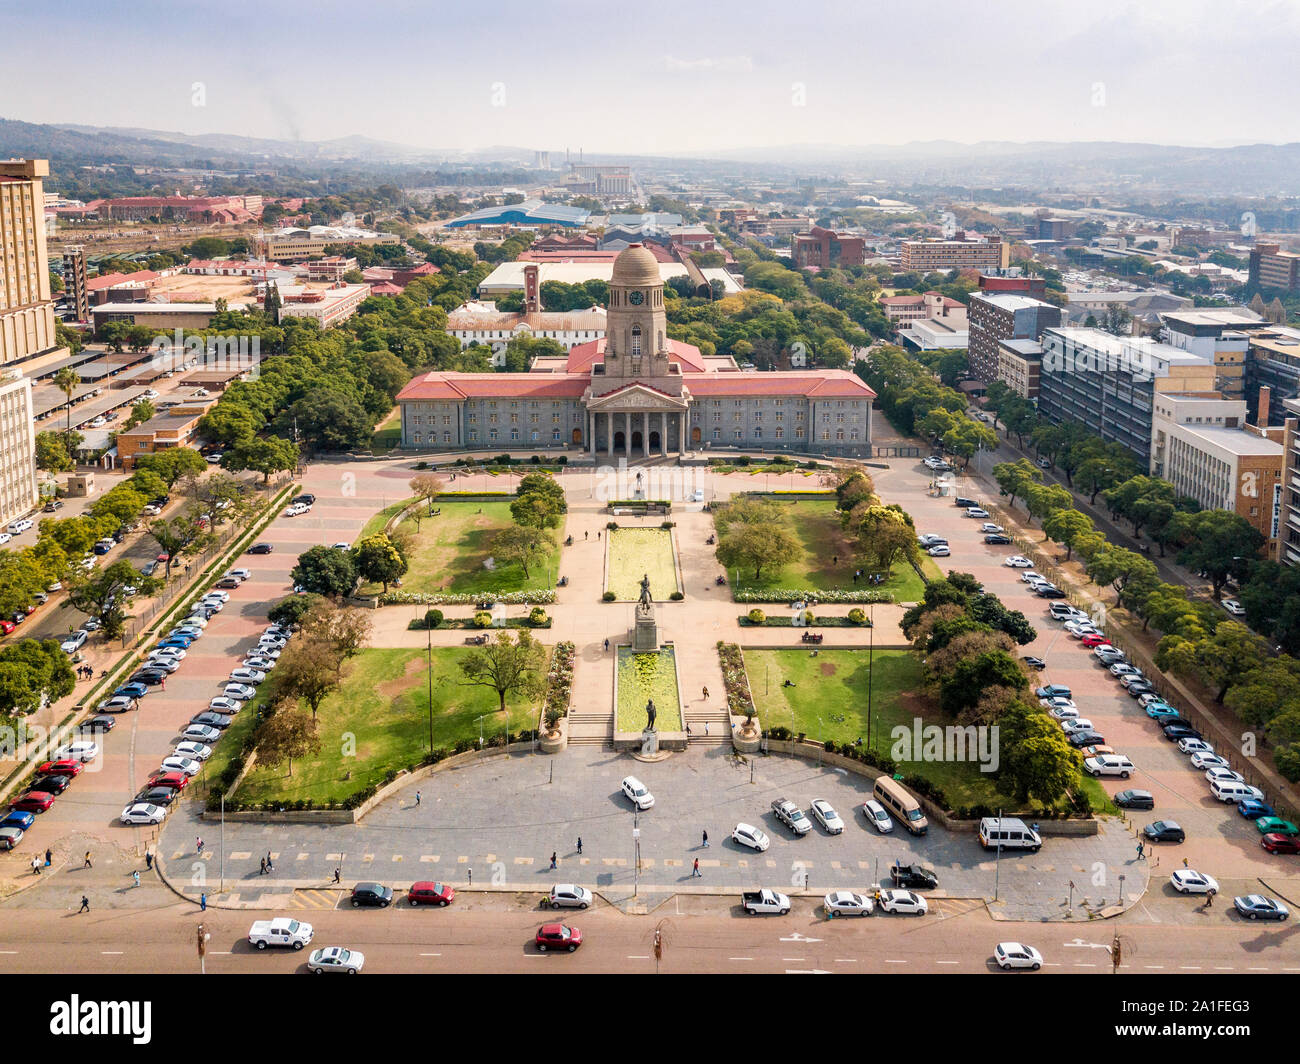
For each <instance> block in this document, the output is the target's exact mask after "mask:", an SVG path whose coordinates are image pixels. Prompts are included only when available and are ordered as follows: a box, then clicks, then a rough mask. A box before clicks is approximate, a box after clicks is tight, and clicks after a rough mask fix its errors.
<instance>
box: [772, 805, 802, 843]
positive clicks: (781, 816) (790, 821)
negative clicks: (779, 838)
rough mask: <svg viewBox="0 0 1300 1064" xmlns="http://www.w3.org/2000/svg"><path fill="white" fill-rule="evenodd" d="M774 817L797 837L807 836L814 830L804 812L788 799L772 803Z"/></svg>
mask: <svg viewBox="0 0 1300 1064" xmlns="http://www.w3.org/2000/svg"><path fill="white" fill-rule="evenodd" d="M772 815H773V816H775V817H776V818H777V820H779V821H781V823H782V824H784V825H785V826H786V827H788V828H789V829H790V830H791V831H793V832H794V833H795V834H796V835H807V834H808V832H809V831H811V830H812V823H811V821H809V819H808V817H807V816H806V815H805V814H804V811H803V810H802V809H800V808H799V807H798V806H797V805H795V804H794V802H792V801H790V799H788V798H777V799H775V800H774V801H773V802H772Z"/></svg>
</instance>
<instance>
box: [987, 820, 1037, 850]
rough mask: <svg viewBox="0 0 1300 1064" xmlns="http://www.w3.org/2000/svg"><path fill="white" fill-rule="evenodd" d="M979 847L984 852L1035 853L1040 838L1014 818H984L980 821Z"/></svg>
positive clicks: (1021, 821) (1026, 825) (1031, 829)
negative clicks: (1001, 850)
mask: <svg viewBox="0 0 1300 1064" xmlns="http://www.w3.org/2000/svg"><path fill="white" fill-rule="evenodd" d="M980 845H981V846H983V847H984V849H986V850H996V849H997V848H998V847H999V846H1000V847H1001V848H1002V849H1004V850H1028V851H1029V852H1030V853H1037V852H1038V849H1039V847H1040V846H1042V845H1043V840H1042V837H1041V836H1040V835H1039V834H1038V832H1036V831H1034V830H1033V828H1031V827H1030V826H1029V825H1028V824H1026V823H1025V822H1024V821H1023V820H1017V819H1016V818H1015V817H1001V818H999V817H995V816H986V817H984V818H983V819H981V820H980Z"/></svg>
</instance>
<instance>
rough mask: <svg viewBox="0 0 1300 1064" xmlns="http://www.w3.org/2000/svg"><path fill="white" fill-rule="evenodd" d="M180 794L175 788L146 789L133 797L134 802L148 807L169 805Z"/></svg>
mask: <svg viewBox="0 0 1300 1064" xmlns="http://www.w3.org/2000/svg"><path fill="white" fill-rule="evenodd" d="M180 793H181V792H180V791H179V790H177V789H176V788H175V787H146V788H145V789H144V790H142V791H141V792H140V793H139V794H137V795H136V796H135V800H136V801H137V802H148V803H149V804H150V805H171V804H172V802H173V801H175V799H176V796H177V795H178V794H180Z"/></svg>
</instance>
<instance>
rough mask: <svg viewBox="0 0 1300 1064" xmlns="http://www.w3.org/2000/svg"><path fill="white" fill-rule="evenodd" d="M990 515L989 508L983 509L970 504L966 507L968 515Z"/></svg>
mask: <svg viewBox="0 0 1300 1064" xmlns="http://www.w3.org/2000/svg"><path fill="white" fill-rule="evenodd" d="M988 515H989V512H988V511H987V510H984V509H981V508H980V507H978V506H968V507H967V508H966V516H967V517H988Z"/></svg>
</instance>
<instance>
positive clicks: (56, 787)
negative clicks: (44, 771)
mask: <svg viewBox="0 0 1300 1064" xmlns="http://www.w3.org/2000/svg"><path fill="white" fill-rule="evenodd" d="M71 782H72V777H71V776H42V777H41V778H40V779H38V780H37V781H36V782H35V783H33V784H32V787H31V789H32V790H34V791H44V792H45V793H46V794H62V793H63V792H64V791H66V790H67V789H68V784H69V783H71Z"/></svg>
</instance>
